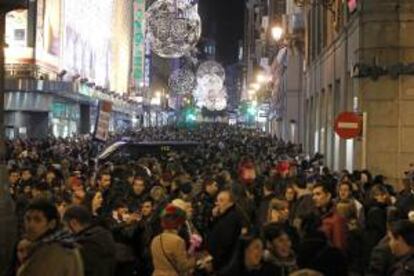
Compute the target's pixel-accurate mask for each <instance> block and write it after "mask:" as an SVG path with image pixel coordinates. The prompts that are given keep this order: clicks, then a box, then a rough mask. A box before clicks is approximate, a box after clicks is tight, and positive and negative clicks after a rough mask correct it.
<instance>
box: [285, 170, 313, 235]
mask: <svg viewBox="0 0 414 276" xmlns="http://www.w3.org/2000/svg"><path fill="white" fill-rule="evenodd" d="M313 185H314V183H313V179H312V178H311V177H310V176H309V178H308V179H304V178H302V179H297V180H296V181H294V182H293V187H294V188H295V191H296V193H297V201H296V208H295V211H294V213H293V214H292V215H291V221H292V225H293V226H294V227H295V228H296V229H298V230H300V227H301V226H300V225H301V224H302V220H303V219H304V218H305V217H307V216H308V215H309V214H311V213H314V212H316V211H317V210H316V209H317V208H316V207H315V204H314V201H313V195H312V187H313Z"/></svg>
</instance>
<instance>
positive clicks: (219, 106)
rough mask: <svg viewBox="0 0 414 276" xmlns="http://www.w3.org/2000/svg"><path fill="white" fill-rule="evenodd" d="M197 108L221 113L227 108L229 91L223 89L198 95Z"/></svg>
mask: <svg viewBox="0 0 414 276" xmlns="http://www.w3.org/2000/svg"><path fill="white" fill-rule="evenodd" d="M195 98H196V101H197V106H199V107H205V108H207V109H208V110H211V111H220V110H223V109H225V108H226V106H227V91H226V89H225V88H224V87H223V88H222V89H220V90H212V89H210V90H208V91H203V92H202V93H199V94H197V97H195Z"/></svg>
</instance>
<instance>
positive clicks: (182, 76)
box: [168, 68, 196, 94]
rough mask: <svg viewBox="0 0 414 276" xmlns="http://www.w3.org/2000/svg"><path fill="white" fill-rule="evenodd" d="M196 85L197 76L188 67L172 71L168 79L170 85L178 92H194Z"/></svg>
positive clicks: (174, 91)
mask: <svg viewBox="0 0 414 276" xmlns="http://www.w3.org/2000/svg"><path fill="white" fill-rule="evenodd" d="M195 85H196V77H195V74H194V73H193V71H191V70H190V69H187V68H182V69H178V70H175V71H173V72H172V74H171V75H170V78H169V79H168V86H169V87H170V89H171V91H172V92H173V93H176V94H185V93H189V92H192V90H193V89H194V87H195Z"/></svg>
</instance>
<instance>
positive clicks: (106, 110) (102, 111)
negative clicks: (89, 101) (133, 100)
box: [94, 101, 112, 142]
mask: <svg viewBox="0 0 414 276" xmlns="http://www.w3.org/2000/svg"><path fill="white" fill-rule="evenodd" d="M111 112H112V102H109V101H100V102H99V108H98V117H97V120H96V126H95V135H94V138H95V139H96V140H99V141H102V142H106V140H107V139H108V136H109V121H110V119H111Z"/></svg>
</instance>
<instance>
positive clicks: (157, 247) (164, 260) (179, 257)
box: [151, 204, 196, 276]
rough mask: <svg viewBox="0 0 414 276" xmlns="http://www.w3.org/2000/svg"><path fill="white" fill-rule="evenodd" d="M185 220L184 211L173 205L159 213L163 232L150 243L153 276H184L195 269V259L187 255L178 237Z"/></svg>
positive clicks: (182, 242)
mask: <svg viewBox="0 0 414 276" xmlns="http://www.w3.org/2000/svg"><path fill="white" fill-rule="evenodd" d="M185 220H186V215H185V211H184V210H182V209H181V208H179V207H177V206H175V205H173V204H168V205H167V206H166V207H165V208H164V210H163V211H162V212H161V226H162V228H163V229H164V231H163V232H162V233H161V234H159V235H158V236H156V237H155V238H154V239H153V240H152V242H151V255H152V257H153V260H152V261H153V264H154V273H153V274H152V275H153V276H164V275H168V276H182V275H183V276H185V275H190V274H191V271H192V270H194V269H195V266H196V259H195V258H194V257H190V256H189V255H188V253H187V250H186V244H185V241H184V240H183V239H182V238H181V237H180V236H179V235H178V230H179V228H180V227H181V226H182V225H183V224H184V223H185Z"/></svg>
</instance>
